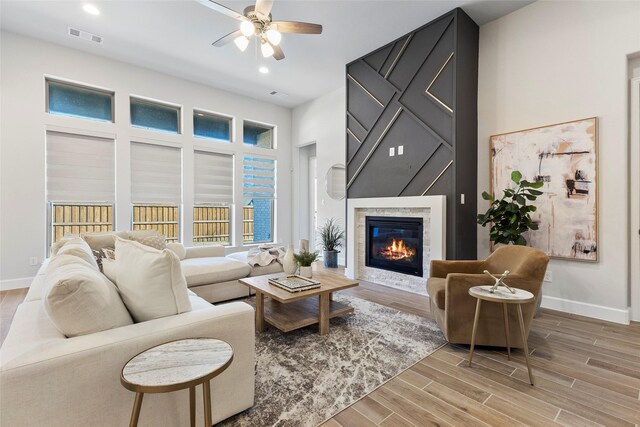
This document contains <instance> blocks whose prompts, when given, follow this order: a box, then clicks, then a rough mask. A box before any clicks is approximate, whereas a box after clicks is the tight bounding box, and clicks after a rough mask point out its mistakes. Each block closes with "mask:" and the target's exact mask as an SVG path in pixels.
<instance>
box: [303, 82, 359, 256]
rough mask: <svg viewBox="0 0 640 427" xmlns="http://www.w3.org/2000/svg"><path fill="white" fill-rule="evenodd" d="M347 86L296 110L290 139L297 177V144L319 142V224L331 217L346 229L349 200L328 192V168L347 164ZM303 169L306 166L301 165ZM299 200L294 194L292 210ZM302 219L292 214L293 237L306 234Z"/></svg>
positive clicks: (317, 150) (317, 154)
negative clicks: (338, 197)
mask: <svg viewBox="0 0 640 427" xmlns="http://www.w3.org/2000/svg"><path fill="white" fill-rule="evenodd" d="M345 109H346V94H345V88H344V87H342V88H340V89H337V90H334V91H333V92H329V93H328V94H326V95H323V96H321V97H320V98H317V99H314V100H313V101H310V102H308V103H306V104H303V105H301V106H299V107H296V108H294V109H293V114H292V123H291V140H292V141H293V165H294V174H293V176H294V177H296V176H298V170H299V168H300V165H299V161H298V160H299V159H298V151H299V149H298V147H300V146H304V145H306V144H308V143H310V142H315V143H316V158H317V162H318V163H317V165H318V199H319V200H318V225H322V224H323V223H324V222H325V221H326V220H327V219H328V218H331V217H334V218H337V219H338V220H339V222H340V224H341V225H342V227H343V228H344V225H345V214H346V201H345V200H346V199H343V200H333V199H332V198H331V197H329V195H328V194H327V191H326V187H325V176H326V174H327V171H328V170H329V168H330V167H331V166H332V165H334V164H336V163H341V164H344V163H345V149H346V148H345V143H346V142H345V129H346V123H345V120H346V119H345V117H346V111H345ZM302 168H303V169H304V166H303V167H302ZM298 185H299V183H298V181H297V180H295V179H294V183H293V194H298V191H299V189H298ZM299 209H300V206H299V200H298V198H297V197H294V205H293V210H294V211H295V212H299ZM302 225H303V222H302V221H300V218H298V217H297V216H296V215H294V217H293V239H294V241H296V242H297V239H300V238H307V237H306V236H304V234H303V233H304V232H305V230H304V227H303V226H302ZM339 262H340V263H341V264H344V251H343V252H341V253H340V257H339Z"/></svg>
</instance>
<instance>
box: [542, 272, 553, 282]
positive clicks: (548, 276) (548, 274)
mask: <svg viewBox="0 0 640 427" xmlns="http://www.w3.org/2000/svg"><path fill="white" fill-rule="evenodd" d="M544 281H545V282H549V283H551V282H553V271H551V270H547V271H546V272H545V273H544Z"/></svg>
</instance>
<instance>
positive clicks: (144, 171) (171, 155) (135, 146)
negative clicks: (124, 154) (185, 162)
mask: <svg viewBox="0 0 640 427" xmlns="http://www.w3.org/2000/svg"><path fill="white" fill-rule="evenodd" d="M181 154H182V153H181V152H180V148H174V147H166V146H164V145H154V144H144V143H140V142H132V143H131V202H133V203H159V204H165V203H166V204H174V205H177V204H180V202H181V201H182V156H181Z"/></svg>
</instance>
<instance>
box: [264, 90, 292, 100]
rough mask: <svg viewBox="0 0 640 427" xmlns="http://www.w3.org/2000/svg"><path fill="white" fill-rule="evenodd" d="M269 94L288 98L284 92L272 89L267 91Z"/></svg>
mask: <svg viewBox="0 0 640 427" xmlns="http://www.w3.org/2000/svg"><path fill="white" fill-rule="evenodd" d="M269 95H271V96H274V97H276V98H288V97H289V95H288V94H286V93H284V92H278V91H277V90H272V91H271V92H269Z"/></svg>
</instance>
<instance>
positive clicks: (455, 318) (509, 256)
mask: <svg viewBox="0 0 640 427" xmlns="http://www.w3.org/2000/svg"><path fill="white" fill-rule="evenodd" d="M548 263H549V257H547V255H545V254H544V253H543V252H542V251H539V250H538V249H534V248H530V247H527V246H501V247H499V248H497V249H496V250H495V252H493V253H492V254H491V255H490V256H489V257H488V258H487V259H485V260H484V261H431V269H430V270H429V279H428V280H427V292H428V293H429V297H430V300H431V312H432V313H433V314H434V317H435V319H436V322H438V325H439V326H440V328H441V329H442V332H443V333H444V336H445V337H446V338H447V340H448V341H449V342H450V343H453V344H469V343H471V329H472V328H473V316H474V313H475V309H476V299H475V298H474V297H472V296H471V295H469V288H471V287H473V286H480V285H493V284H494V283H495V281H494V280H493V279H492V278H491V277H489V276H488V275H486V274H483V271H484V270H488V271H489V272H491V273H493V274H496V273H498V275H499V274H502V273H503V272H504V271H505V270H509V271H510V274H509V276H508V277H507V278H506V279H505V283H507V284H508V285H509V286H511V287H516V288H520V289H524V290H527V291H529V292H531V293H533V295H534V296H535V297H536V301H537V300H538V299H539V298H540V290H541V288H542V281H543V280H544V273H545V271H546V269H547V264H548ZM535 310H536V303H534V302H532V303H530V304H525V305H523V306H522V314H523V317H524V327H525V332H526V334H527V336H528V335H529V328H530V326H531V320H532V319H533V315H534V313H535ZM516 316H517V313H516V310H515V308H514V307H511V308H510V309H509V326H510V328H509V331H510V336H509V343H510V345H511V346H512V347H520V348H522V338H521V336H520V329H519V326H518V320H517V317H516ZM476 345H487V346H495V347H505V346H506V343H505V336H504V320H503V315H502V308H501V306H500V305H499V304H497V303H493V302H483V304H482V308H481V311H480V320H479V323H478V331H477V332H476Z"/></svg>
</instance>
